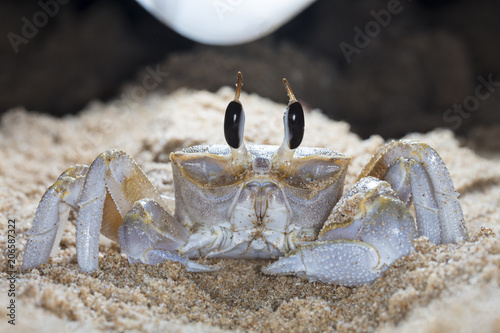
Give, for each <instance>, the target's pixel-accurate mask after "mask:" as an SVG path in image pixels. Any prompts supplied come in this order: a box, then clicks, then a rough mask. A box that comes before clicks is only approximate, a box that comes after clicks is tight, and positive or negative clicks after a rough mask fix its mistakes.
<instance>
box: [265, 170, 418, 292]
mask: <svg viewBox="0 0 500 333" xmlns="http://www.w3.org/2000/svg"><path fill="white" fill-rule="evenodd" d="M415 236H417V231H416V229H415V223H414V220H413V216H412V215H411V214H410V212H409V211H408V209H407V208H406V205H405V204H404V203H403V202H402V201H401V200H399V198H398V197H397V196H396V194H395V193H394V191H393V190H392V189H391V187H390V185H389V184H388V183H387V182H385V181H381V180H379V179H377V178H373V177H366V178H363V179H362V180H361V181H360V182H358V183H356V184H355V185H354V186H353V187H352V188H351V189H350V190H349V191H348V192H347V193H346V195H345V196H344V197H343V198H342V199H341V200H340V201H339V203H338V204H337V206H335V209H334V210H333V212H332V214H331V215H330V217H329V219H328V221H327V222H326V223H325V225H324V227H323V229H322V230H321V232H320V234H319V236H318V240H317V241H315V242H310V243H305V244H302V245H301V246H300V247H299V249H298V251H296V252H294V253H292V254H291V255H288V256H286V257H282V258H280V259H279V260H278V261H277V262H275V263H273V264H271V265H269V266H267V267H265V268H264V269H263V272H264V273H265V274H286V275H290V274H293V275H297V276H300V277H302V278H305V279H307V280H309V281H321V282H324V283H331V284H342V285H345V286H354V285H359V284H363V283H368V282H371V281H373V280H375V279H376V278H377V277H378V276H380V274H381V273H382V272H383V271H385V270H386V269H387V267H389V266H390V264H391V263H392V262H394V260H396V259H397V258H399V257H401V256H404V255H407V254H409V253H410V251H411V250H412V243H411V240H412V239H413V238H414V237H415Z"/></svg>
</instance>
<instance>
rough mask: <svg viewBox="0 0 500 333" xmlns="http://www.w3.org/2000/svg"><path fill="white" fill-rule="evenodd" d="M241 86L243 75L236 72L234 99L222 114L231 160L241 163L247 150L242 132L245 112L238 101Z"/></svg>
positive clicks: (245, 158)
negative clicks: (223, 114)
mask: <svg viewBox="0 0 500 333" xmlns="http://www.w3.org/2000/svg"><path fill="white" fill-rule="evenodd" d="M242 86H243V76H242V75H241V72H238V81H237V83H236V93H235V95H234V100H233V101H231V102H229V105H228V106H227V108H226V115H225V116H224V137H225V138H226V142H227V144H228V145H229V146H230V147H231V154H232V156H233V161H234V162H235V163H237V164H240V165H243V164H245V163H246V161H247V159H248V158H247V157H248V152H247V150H246V148H245V144H244V142H243V133H244V129H245V112H244V111H243V106H242V105H241V102H240V93H241V87H242Z"/></svg>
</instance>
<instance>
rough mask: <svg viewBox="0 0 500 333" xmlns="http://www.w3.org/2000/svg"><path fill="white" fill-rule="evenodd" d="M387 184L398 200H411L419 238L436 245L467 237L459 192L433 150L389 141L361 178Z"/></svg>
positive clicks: (413, 144) (426, 146)
mask: <svg viewBox="0 0 500 333" xmlns="http://www.w3.org/2000/svg"><path fill="white" fill-rule="evenodd" d="M366 176H373V177H377V178H380V179H383V180H386V181H388V182H389V183H390V184H391V186H392V187H393V188H394V189H395V190H396V192H397V193H398V195H399V196H400V198H401V199H402V200H403V201H405V202H406V203H407V204H409V203H410V202H409V200H412V201H413V205H414V207H415V212H416V220H417V226H418V229H419V233H420V235H424V236H427V237H428V238H429V239H430V240H431V241H432V242H434V243H436V244H441V243H457V242H459V241H462V240H466V239H467V238H468V236H467V231H466V228H465V225H464V216H463V213H462V209H461V207H460V203H459V202H458V195H459V194H458V192H457V191H456V190H455V187H454V186H453V182H452V180H451V177H450V174H449V173H448V170H447V169H446V166H445V165H444V163H443V161H442V160H441V158H440V157H439V155H438V154H437V153H436V151H435V150H434V149H432V148H431V147H429V146H428V145H426V144H424V143H421V142H415V141H410V140H402V141H392V142H390V143H388V144H387V145H385V146H384V147H382V148H381V149H380V150H379V151H378V152H377V153H376V154H375V156H374V157H373V159H372V160H371V162H370V163H369V164H368V165H367V166H366V167H365V169H364V170H363V172H362V173H361V175H360V178H362V177H366Z"/></svg>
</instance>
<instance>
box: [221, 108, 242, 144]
mask: <svg viewBox="0 0 500 333" xmlns="http://www.w3.org/2000/svg"><path fill="white" fill-rule="evenodd" d="M244 128H245V113H244V112H243V106H242V105H241V103H240V102H237V101H231V102H230V103H229V105H228V106H227V109H226V115H225V116H224V137H225V138H226V142H227V144H228V145H229V146H231V147H232V148H234V149H238V148H239V147H240V146H241V144H242V143H243V130H244Z"/></svg>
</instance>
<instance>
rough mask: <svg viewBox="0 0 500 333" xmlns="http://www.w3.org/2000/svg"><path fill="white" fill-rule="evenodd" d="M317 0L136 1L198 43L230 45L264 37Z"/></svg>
mask: <svg viewBox="0 0 500 333" xmlns="http://www.w3.org/2000/svg"><path fill="white" fill-rule="evenodd" d="M314 1H316V0H137V2H139V3H140V4H141V5H142V6H143V7H144V8H146V9H147V10H148V11H149V12H150V13H152V14H153V15H154V16H156V18H158V19H159V20H160V21H162V22H163V23H165V24H166V25H168V26H169V27H171V28H172V29H174V30H175V31H176V32H178V33H179V34H181V35H183V36H185V37H187V38H189V39H192V40H194V41H196V42H199V43H204V44H213V45H233V44H241V43H246V42H250V41H253V40H255V39H258V38H260V37H263V36H266V35H268V34H270V33H272V32H273V31H275V30H276V29H278V28H279V27H281V26H282V25H283V24H285V23H286V22H288V21H289V20H290V19H292V18H293V17H294V16H295V15H297V14H298V13H300V12H301V11H302V10H304V9H305V8H306V7H308V6H309V5H310V4H311V3H313V2H314Z"/></svg>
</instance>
